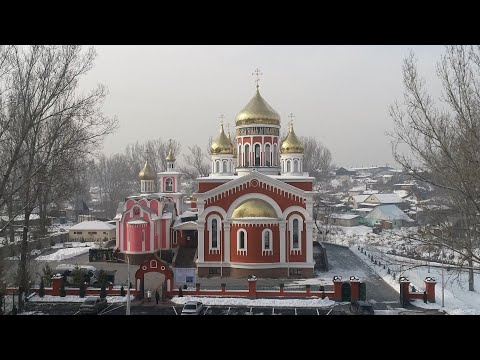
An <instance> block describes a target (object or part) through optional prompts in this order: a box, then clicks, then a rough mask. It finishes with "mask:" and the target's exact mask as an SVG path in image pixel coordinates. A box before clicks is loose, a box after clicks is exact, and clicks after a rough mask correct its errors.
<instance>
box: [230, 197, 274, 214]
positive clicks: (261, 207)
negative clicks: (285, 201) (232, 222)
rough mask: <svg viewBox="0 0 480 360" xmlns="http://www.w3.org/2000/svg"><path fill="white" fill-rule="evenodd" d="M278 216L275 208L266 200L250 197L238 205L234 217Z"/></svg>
mask: <svg viewBox="0 0 480 360" xmlns="http://www.w3.org/2000/svg"><path fill="white" fill-rule="evenodd" d="M252 217H253V218H256V217H258V218H277V212H276V211H275V209H274V208H273V207H272V205H270V204H269V203H267V202H266V201H265V200H260V199H249V200H245V201H244V202H242V203H241V204H240V205H238V206H237V208H236V209H235V211H234V212H233V214H232V218H252Z"/></svg>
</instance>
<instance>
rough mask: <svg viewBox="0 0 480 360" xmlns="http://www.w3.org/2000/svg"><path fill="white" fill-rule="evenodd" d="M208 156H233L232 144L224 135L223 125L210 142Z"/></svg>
mask: <svg viewBox="0 0 480 360" xmlns="http://www.w3.org/2000/svg"><path fill="white" fill-rule="evenodd" d="M210 154H233V146H232V142H231V141H230V140H229V139H228V137H227V135H225V132H224V131H223V124H222V126H221V128H220V134H219V135H218V136H217V137H216V138H215V139H213V141H212V145H211V146H210Z"/></svg>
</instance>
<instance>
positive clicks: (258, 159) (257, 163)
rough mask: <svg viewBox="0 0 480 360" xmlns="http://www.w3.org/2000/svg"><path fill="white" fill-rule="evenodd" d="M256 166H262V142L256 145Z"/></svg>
mask: <svg viewBox="0 0 480 360" xmlns="http://www.w3.org/2000/svg"><path fill="white" fill-rule="evenodd" d="M255 166H260V144H256V145H255Z"/></svg>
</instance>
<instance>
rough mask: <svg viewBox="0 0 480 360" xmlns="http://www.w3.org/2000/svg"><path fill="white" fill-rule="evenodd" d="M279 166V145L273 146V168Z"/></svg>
mask: <svg viewBox="0 0 480 360" xmlns="http://www.w3.org/2000/svg"><path fill="white" fill-rule="evenodd" d="M277 165H278V153H277V144H273V166H277Z"/></svg>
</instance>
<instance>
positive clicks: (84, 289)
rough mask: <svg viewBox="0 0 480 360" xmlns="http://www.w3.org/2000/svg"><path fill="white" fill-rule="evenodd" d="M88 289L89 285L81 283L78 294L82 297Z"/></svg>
mask: <svg viewBox="0 0 480 360" xmlns="http://www.w3.org/2000/svg"><path fill="white" fill-rule="evenodd" d="M86 290H87V287H86V285H85V283H81V284H80V291H79V293H78V296H80V297H81V298H84V297H85V293H86Z"/></svg>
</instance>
